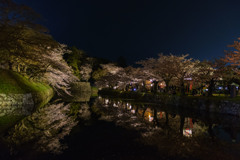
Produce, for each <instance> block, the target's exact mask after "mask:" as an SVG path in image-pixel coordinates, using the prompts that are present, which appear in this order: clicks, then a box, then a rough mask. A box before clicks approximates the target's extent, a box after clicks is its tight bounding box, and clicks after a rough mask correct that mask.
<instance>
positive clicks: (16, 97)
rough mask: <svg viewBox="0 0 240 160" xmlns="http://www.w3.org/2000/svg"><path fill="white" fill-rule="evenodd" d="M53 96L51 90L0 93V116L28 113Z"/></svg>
mask: <svg viewBox="0 0 240 160" xmlns="http://www.w3.org/2000/svg"><path fill="white" fill-rule="evenodd" d="M52 96H53V90H52V89H49V90H46V91H44V92H42V93H40V92H39V93H25V94H13V93H10V94H3V93H1V94H0V117H1V116H5V115H29V114H30V113H31V112H32V111H33V110H34V108H35V107H38V106H42V105H44V104H46V103H47V102H48V101H49V100H50V99H51V98H52Z"/></svg>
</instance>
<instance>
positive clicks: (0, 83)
mask: <svg viewBox="0 0 240 160" xmlns="http://www.w3.org/2000/svg"><path fill="white" fill-rule="evenodd" d="M49 89H51V87H50V86H48V85H46V84H42V83H36V82H32V81H29V80H28V79H26V78H25V77H23V76H21V75H20V74H18V73H16V72H12V71H8V70H3V69H0V93H4V94H9V93H14V94H24V93H33V92H42V91H46V90H49Z"/></svg>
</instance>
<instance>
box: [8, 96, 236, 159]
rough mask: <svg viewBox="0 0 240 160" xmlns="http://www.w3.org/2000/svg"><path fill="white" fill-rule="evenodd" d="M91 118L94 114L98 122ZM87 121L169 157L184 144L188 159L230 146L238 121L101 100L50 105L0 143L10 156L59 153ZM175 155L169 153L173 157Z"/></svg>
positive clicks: (150, 105)
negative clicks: (116, 129) (215, 146)
mask: <svg viewBox="0 0 240 160" xmlns="http://www.w3.org/2000/svg"><path fill="white" fill-rule="evenodd" d="M93 115H98V118H97V119H96V117H93ZM89 121H107V122H114V124H115V125H116V126H120V127H123V128H126V129H130V130H135V131H137V132H138V133H139V134H140V135H141V139H139V141H140V142H141V143H143V144H147V145H155V146H157V147H158V148H159V150H165V148H167V149H168V150H171V151H172V152H174V150H176V149H179V147H182V148H186V145H187V144H189V146H188V147H189V148H187V150H188V152H189V153H191V154H192V153H193V152H195V151H194V149H195V148H197V147H199V146H200V147H202V146H201V145H203V146H207V145H208V144H207V141H209V140H214V141H220V142H221V141H223V142H224V143H225V142H227V143H229V144H237V143H239V142H240V134H239V133H240V119H239V118H237V117H232V116H226V115H225V116H223V115H221V116H219V115H214V114H213V115H211V114H207V113H205V112H193V111H184V112H183V111H179V110H176V109H171V108H169V107H166V106H160V105H153V104H138V103H132V102H130V101H122V100H114V99H107V98H102V97H99V98H97V99H95V100H93V102H91V103H90V102H89V103H87V102H79V103H65V102H62V101H55V102H53V103H51V104H48V105H46V106H44V107H42V108H40V109H37V110H36V111H35V112H34V113H33V114H31V115H29V116H27V117H25V118H24V119H23V120H21V121H20V122H19V123H17V124H16V125H15V126H14V127H13V128H11V129H10V130H9V131H8V133H7V134H6V136H5V137H4V138H6V139H7V141H8V143H9V146H10V147H11V151H12V155H16V154H18V150H19V148H22V147H25V146H26V145H30V146H31V151H38V152H45V153H53V154H62V153H64V151H65V150H66V149H67V148H69V146H71V144H69V143H67V142H65V138H66V137H67V136H69V135H71V134H72V130H74V127H76V126H78V125H79V123H82V122H89ZM88 125H89V124H88ZM86 138H91V137H86ZM106 138H107V137H106ZM203 139H204V140H206V141H205V142H204V141H202V140H203ZM201 141H202V142H201ZM169 142H171V143H169ZM173 142H174V143H173ZM168 143H169V144H168ZM191 145H192V146H191ZM163 146H164V147H165V148H162V147H163ZM194 147H195V148H194ZM26 152H28V151H26ZM169 152H170V151H169ZM175 152H176V151H175ZM175 152H174V153H169V154H178V153H175ZM179 152H180V151H179ZM183 152H186V151H185V150H184V151H183Z"/></svg>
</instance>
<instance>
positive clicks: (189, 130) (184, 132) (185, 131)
mask: <svg viewBox="0 0 240 160" xmlns="http://www.w3.org/2000/svg"><path fill="white" fill-rule="evenodd" d="M183 135H184V136H186V137H192V130H191V129H189V128H186V129H184V130H183Z"/></svg>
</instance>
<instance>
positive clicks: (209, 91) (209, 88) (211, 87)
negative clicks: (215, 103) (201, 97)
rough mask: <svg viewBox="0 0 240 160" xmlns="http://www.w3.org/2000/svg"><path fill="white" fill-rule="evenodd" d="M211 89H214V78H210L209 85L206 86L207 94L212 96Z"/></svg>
mask: <svg viewBox="0 0 240 160" xmlns="http://www.w3.org/2000/svg"><path fill="white" fill-rule="evenodd" d="M213 89H214V80H213V79H211V81H210V84H209V87H208V96H212V94H213Z"/></svg>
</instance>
